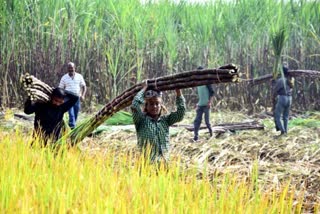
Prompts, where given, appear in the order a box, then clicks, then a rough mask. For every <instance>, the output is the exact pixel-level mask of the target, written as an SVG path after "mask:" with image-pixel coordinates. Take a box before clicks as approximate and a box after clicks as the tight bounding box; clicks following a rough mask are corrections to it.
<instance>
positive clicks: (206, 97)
mask: <svg viewBox="0 0 320 214" xmlns="http://www.w3.org/2000/svg"><path fill="white" fill-rule="evenodd" d="M202 69H203V67H201V66H199V67H198V70H202ZM197 92H198V97H199V101H198V103H197V114H196V118H195V120H194V137H193V140H194V141H198V140H199V129H200V125H201V121H202V115H203V114H204V119H205V122H206V126H207V128H208V130H209V134H210V137H211V136H212V129H211V124H210V107H211V103H212V99H213V95H214V91H213V88H212V85H202V86H198V87H197Z"/></svg>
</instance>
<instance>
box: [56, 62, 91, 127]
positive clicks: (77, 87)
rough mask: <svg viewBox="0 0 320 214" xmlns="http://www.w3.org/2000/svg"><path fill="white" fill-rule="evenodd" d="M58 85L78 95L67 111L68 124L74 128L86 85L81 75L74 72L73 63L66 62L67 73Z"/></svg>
mask: <svg viewBox="0 0 320 214" xmlns="http://www.w3.org/2000/svg"><path fill="white" fill-rule="evenodd" d="M59 87H60V88H63V89H65V90H67V91H70V92H73V93H75V94H77V95H78V96H79V99H78V100H77V102H76V103H75V104H74V105H73V106H72V107H71V108H70V109H69V111H68V113H69V126H70V128H71V129H74V127H75V126H76V122H77V119H78V113H79V111H80V99H81V100H84V98H85V95H86V91H87V87H86V83H85V81H84V79H83V76H82V75H81V74H79V73H77V72H76V68H75V64H74V63H73V62H69V63H68V73H67V74H65V75H63V76H62V78H61V80H60V84H59Z"/></svg>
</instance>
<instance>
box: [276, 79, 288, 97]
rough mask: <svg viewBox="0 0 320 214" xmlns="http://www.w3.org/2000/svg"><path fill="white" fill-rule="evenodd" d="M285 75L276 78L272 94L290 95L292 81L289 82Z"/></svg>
mask: <svg viewBox="0 0 320 214" xmlns="http://www.w3.org/2000/svg"><path fill="white" fill-rule="evenodd" d="M290 81H293V80H289V79H288V78H286V77H281V78H279V79H277V80H276V82H275V86H274V92H273V93H274V94H275V95H285V96H291V95H292V87H293V83H291V82H290Z"/></svg>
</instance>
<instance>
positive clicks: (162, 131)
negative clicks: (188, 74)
mask: <svg viewBox="0 0 320 214" xmlns="http://www.w3.org/2000/svg"><path fill="white" fill-rule="evenodd" d="M147 88H148V83H147V81H146V82H145V83H144V87H143V89H142V90H141V91H140V92H138V93H137V95H136V96H135V97H134V99H133V101H132V105H131V109H132V117H133V122H134V124H135V128H136V132H137V139H138V147H139V149H140V151H141V152H142V154H144V155H147V156H146V158H147V159H148V160H150V162H151V163H161V162H164V163H165V164H167V163H168V161H169V150H170V145H169V127H170V126H171V125H173V124H174V123H177V122H179V121H181V120H182V119H183V117H184V115H185V111H186V104H185V98H184V97H183V95H182V93H181V91H180V89H176V94H177V97H176V106H177V110H176V111H175V112H171V113H170V114H166V113H167V111H166V108H165V107H164V106H163V104H162V92H160V91H154V90H147ZM143 103H144V109H143V110H142V109H141V106H140V105H142V104H143Z"/></svg>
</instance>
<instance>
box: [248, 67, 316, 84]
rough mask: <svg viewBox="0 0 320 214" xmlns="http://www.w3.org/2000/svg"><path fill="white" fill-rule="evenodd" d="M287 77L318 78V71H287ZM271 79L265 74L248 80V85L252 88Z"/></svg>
mask: <svg viewBox="0 0 320 214" xmlns="http://www.w3.org/2000/svg"><path fill="white" fill-rule="evenodd" d="M289 75H290V76H291V77H300V76H308V77H314V78H320V71H315V70H289ZM271 79H272V74H266V75H263V76H260V77H257V78H254V79H250V80H249V83H250V84H251V85H252V86H255V85H259V84H261V83H265V82H268V81H270V80H271Z"/></svg>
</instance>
